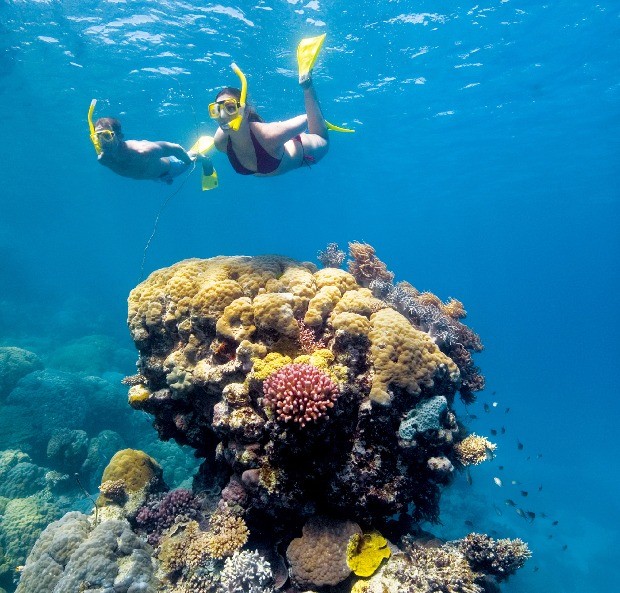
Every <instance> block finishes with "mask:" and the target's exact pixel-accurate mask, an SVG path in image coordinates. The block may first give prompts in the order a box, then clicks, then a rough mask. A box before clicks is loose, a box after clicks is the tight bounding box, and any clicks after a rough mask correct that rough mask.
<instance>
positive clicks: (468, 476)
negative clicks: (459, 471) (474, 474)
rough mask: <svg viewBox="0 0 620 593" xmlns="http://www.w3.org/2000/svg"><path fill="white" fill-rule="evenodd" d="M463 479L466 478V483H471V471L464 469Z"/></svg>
mask: <svg viewBox="0 0 620 593" xmlns="http://www.w3.org/2000/svg"><path fill="white" fill-rule="evenodd" d="M465 479H466V480H467V483H468V484H469V485H470V486H471V485H472V484H473V482H474V481H473V480H472V479H471V473H470V472H469V470H468V469H467V470H465Z"/></svg>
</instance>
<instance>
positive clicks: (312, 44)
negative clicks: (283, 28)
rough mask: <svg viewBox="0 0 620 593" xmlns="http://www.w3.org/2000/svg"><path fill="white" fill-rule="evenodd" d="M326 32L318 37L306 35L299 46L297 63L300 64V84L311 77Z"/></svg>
mask: <svg viewBox="0 0 620 593" xmlns="http://www.w3.org/2000/svg"><path fill="white" fill-rule="evenodd" d="M325 35H326V33H323V35H319V36H318V37H306V39H302V40H301V41H300V42H299V45H298V46H297V65H298V66H299V84H303V83H304V82H305V81H307V80H308V79H309V78H310V72H311V71H312V68H314V64H315V62H316V59H317V58H318V57H319V52H320V51H321V47H323V41H325Z"/></svg>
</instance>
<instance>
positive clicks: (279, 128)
mask: <svg viewBox="0 0 620 593" xmlns="http://www.w3.org/2000/svg"><path fill="white" fill-rule="evenodd" d="M324 40H325V34H323V35H320V36H318V37H312V38H308V39H303V40H302V41H301V43H300V44H299V46H298V48H297V62H298V65H299V85H300V86H301V88H302V89H303V93H304V103H305V107H306V113H305V114H303V115H298V116H297V117H294V118H292V119H288V120H286V121H281V122H269V123H268V122H265V121H263V119H262V118H261V117H260V116H259V115H258V114H257V113H256V111H255V110H254V109H253V108H252V107H250V106H249V105H246V93H247V83H246V80H245V76H244V75H243V73H242V72H241V71H240V70H239V68H238V67H237V66H236V65H235V64H233V65H232V68H233V70H234V71H235V72H236V74H237V75H238V76H239V78H240V79H241V83H242V84H241V89H237V88H234V87H226V88H224V89H222V90H221V91H220V92H219V93H218V94H217V96H216V98H215V101H214V102H213V103H211V104H210V105H209V115H210V116H211V118H212V119H214V120H215V121H217V123H218V126H219V128H218V129H217V131H216V132H215V137H214V143H215V148H216V149H217V150H219V151H220V152H224V153H226V155H227V156H228V160H229V161H230V164H231V165H232V167H233V169H234V170H235V171H236V172H237V173H239V174H240V175H257V176H273V175H282V174H283V173H287V172H288V171H291V170H293V169H297V168H299V167H301V166H302V165H304V164H307V165H310V164H314V163H318V162H319V161H320V160H321V159H322V158H323V157H324V156H325V155H326V154H327V151H328V149H329V136H328V129H339V130H340V131H348V132H350V131H352V130H344V129H343V128H337V127H336V126H332V124H329V123H328V122H326V121H325V118H324V117H323V114H322V113H321V107H320V106H319V101H318V98H317V95H316V92H315V90H314V86H313V84H312V68H313V66H314V63H315V62H316V59H317V57H318V54H319V51H320V50H321V46H322V45H323V41H324ZM306 130H307V131H306Z"/></svg>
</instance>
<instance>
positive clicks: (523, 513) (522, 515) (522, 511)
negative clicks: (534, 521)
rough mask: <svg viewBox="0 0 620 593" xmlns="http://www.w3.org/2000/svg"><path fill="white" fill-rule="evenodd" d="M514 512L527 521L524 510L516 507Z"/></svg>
mask: <svg viewBox="0 0 620 593" xmlns="http://www.w3.org/2000/svg"><path fill="white" fill-rule="evenodd" d="M515 512H516V513H517V515H519V517H521V518H522V519H525V520H526V521H527V515H526V514H525V511H524V510H523V509H516V511H515Z"/></svg>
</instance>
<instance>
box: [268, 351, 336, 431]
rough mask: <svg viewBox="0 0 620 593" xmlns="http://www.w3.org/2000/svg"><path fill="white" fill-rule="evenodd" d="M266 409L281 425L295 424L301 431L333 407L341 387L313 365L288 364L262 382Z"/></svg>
mask: <svg viewBox="0 0 620 593" xmlns="http://www.w3.org/2000/svg"><path fill="white" fill-rule="evenodd" d="M263 391H264V394H265V398H264V401H265V406H267V407H268V408H270V409H272V410H273V411H274V413H275V414H276V417H277V419H278V420H279V421H281V422H291V421H292V422H296V423H297V424H299V426H301V427H302V428H303V427H304V426H305V425H306V424H307V423H308V422H316V421H317V420H318V419H319V418H321V417H322V416H324V415H325V414H326V413H327V410H328V409H329V408H333V407H334V402H335V401H336V399H337V398H338V394H339V389H338V385H337V384H336V383H334V381H332V380H331V379H330V378H329V376H328V375H327V374H325V373H323V372H322V371H320V370H319V369H317V368H316V367H315V366H313V365H311V364H295V363H293V364H287V365H286V366H284V367H282V368H281V369H280V370H278V371H276V372H275V373H273V374H272V375H270V376H269V377H267V379H265V381H264V382H263Z"/></svg>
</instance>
